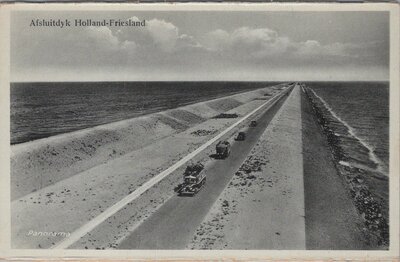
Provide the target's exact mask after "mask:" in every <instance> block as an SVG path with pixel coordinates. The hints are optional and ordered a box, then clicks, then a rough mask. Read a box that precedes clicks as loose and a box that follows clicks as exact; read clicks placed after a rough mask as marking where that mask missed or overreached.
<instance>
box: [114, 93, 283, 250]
mask: <svg viewBox="0 0 400 262" xmlns="http://www.w3.org/2000/svg"><path fill="white" fill-rule="evenodd" d="M286 98H287V96H283V98H282V99H280V101H278V102H277V103H276V104H275V105H274V106H272V107H271V108H270V109H269V110H267V111H266V112H263V113H262V114H260V115H259V116H260V117H259V119H257V121H258V125H257V126H256V127H254V128H249V130H248V131H247V134H246V140H245V141H237V142H235V143H233V145H232V148H231V154H230V156H229V157H228V158H227V159H224V160H215V161H214V163H213V164H212V165H210V166H209V167H208V168H207V169H206V170H204V171H203V172H206V175H207V182H206V184H205V185H204V187H203V188H202V189H201V191H200V192H199V193H198V194H197V195H195V196H194V197H179V196H174V197H172V198H171V199H169V200H168V201H167V202H166V203H165V204H164V205H163V206H162V207H161V208H159V209H158V210H157V211H156V212H155V213H154V214H153V215H152V216H151V217H149V218H148V219H147V220H146V221H144V222H143V223H142V224H141V225H140V226H139V227H138V228H136V230H134V231H133V232H132V233H131V234H130V235H129V236H128V237H127V238H126V239H125V240H124V241H123V242H122V243H121V244H120V245H119V247H118V248H119V249H183V248H185V246H186V245H187V244H188V242H189V241H190V240H191V238H192V236H193V234H194V233H195V231H196V229H197V227H198V226H199V225H200V223H201V222H202V221H203V219H204V217H205V216H206V215H207V213H208V211H209V210H210V209H211V207H212V205H213V204H214V202H215V201H216V200H217V199H218V197H219V195H220V194H221V192H222V191H223V190H224V188H225V187H226V185H227V184H228V182H229V181H230V180H231V178H232V176H233V175H234V174H235V172H236V171H237V170H238V169H239V167H240V166H241V164H242V163H243V161H244V160H245V159H246V157H247V155H248V154H249V152H250V150H251V149H252V148H253V146H254V145H255V143H256V142H257V140H258V138H259V137H260V136H261V134H262V133H263V132H264V130H265V128H266V127H267V126H268V124H269V122H270V121H271V119H272V118H273V117H274V115H275V113H276V112H277V110H278V109H279V108H280V106H281V105H282V104H283V102H284V101H285V100H286Z"/></svg>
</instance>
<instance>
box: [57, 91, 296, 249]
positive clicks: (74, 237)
mask: <svg viewBox="0 0 400 262" xmlns="http://www.w3.org/2000/svg"><path fill="white" fill-rule="evenodd" d="M288 90H290V88H286V89H285V90H284V91H282V92H280V93H278V94H276V95H275V96H273V97H272V98H271V99H269V100H268V101H267V102H265V103H263V104H262V105H260V106H259V107H257V108H256V109H254V110H253V111H251V112H250V113H249V114H247V115H246V116H244V117H243V118H241V119H240V120H239V121H237V122H236V123H234V124H232V125H231V126H230V127H228V128H227V129H225V130H224V131H222V132H221V133H219V134H218V135H216V136H215V137H214V138H212V139H210V140H209V141H207V142H206V143H205V144H203V145H201V146H200V147H199V148H197V149H196V150H194V151H193V152H191V153H189V154H188V155H187V156H185V157H184V158H182V159H181V160H179V161H178V162H176V163H175V164H173V165H172V166H170V167H169V168H167V169H166V170H164V171H162V172H161V173H159V174H158V175H157V176H155V177H153V178H151V179H150V180H149V181H147V182H146V183H144V184H143V185H142V186H140V187H139V188H137V189H136V190H135V191H133V192H132V193H131V194H129V195H127V196H126V197H124V198H123V199H121V200H120V201H118V202H117V203H115V204H114V205H112V206H111V207H109V208H107V209H106V210H104V211H103V212H102V213H101V214H99V215H98V216H97V217H95V218H93V219H92V220H90V221H88V222H87V223H86V224H84V225H83V226H81V227H80V228H78V229H77V230H75V231H74V232H72V233H71V235H70V236H69V237H67V238H65V239H64V240H63V241H61V242H59V243H57V244H56V245H54V246H53V247H51V248H52V249H65V248H68V247H70V246H71V245H72V244H74V243H75V242H76V241H78V240H79V239H80V238H82V237H83V236H85V235H86V234H87V233H89V232H90V231H92V230H93V229H94V228H95V227H97V226H98V225H100V224H101V223H103V222H104V221H105V220H107V219H108V218H109V217H111V216H112V215H114V214H115V213H117V212H118V211H119V210H121V209H122V208H123V207H125V206H126V205H127V204H129V203H130V202H132V201H133V200H135V199H136V198H138V197H139V196H140V195H142V194H143V193H144V192H146V191H147V190H149V189H150V188H151V187H153V186H154V185H155V184H157V183H158V182H160V181H161V180H162V179H164V178H165V177H166V176H168V175H169V174H171V173H172V172H174V171H175V170H176V169H178V168H179V167H181V166H183V165H184V164H185V163H186V162H188V161H189V160H191V159H192V158H193V157H195V156H196V155H197V154H199V153H200V152H201V151H203V150H204V149H206V148H207V147H209V146H210V145H211V144H213V143H214V142H216V141H217V140H218V139H220V138H221V137H222V136H224V135H225V134H227V133H228V132H229V131H231V130H232V129H233V128H235V127H236V126H238V125H239V124H241V123H242V122H243V121H245V120H246V119H247V118H249V117H250V116H251V115H253V114H254V113H256V112H257V111H258V110H260V109H261V108H263V107H264V106H266V105H267V104H270V105H269V107H268V108H267V110H268V109H269V108H270V107H271V106H272V105H274V104H275V102H276V101H278V100H279V98H280V97H282V96H283V95H285V93H287V92H288Z"/></svg>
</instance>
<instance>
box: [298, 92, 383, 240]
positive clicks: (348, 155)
mask: <svg viewBox="0 0 400 262" xmlns="http://www.w3.org/2000/svg"><path fill="white" fill-rule="evenodd" d="M305 93H306V96H307V98H308V100H309V101H310V103H311V105H312V108H313V111H314V113H315V116H316V118H317V121H318V123H319V125H320V126H321V128H322V131H323V133H324V134H325V136H326V139H327V142H328V144H329V147H330V149H331V152H332V156H333V159H334V163H335V166H336V169H337V170H338V173H339V174H340V175H341V177H343V178H344V179H345V181H346V184H347V185H348V189H349V192H350V194H351V197H352V199H353V201H354V204H355V206H356V208H357V211H358V212H359V214H360V215H361V217H362V219H363V221H364V226H365V227H364V230H365V231H367V233H369V234H368V236H369V239H367V241H369V242H370V244H371V245H376V244H377V245H379V246H389V225H388V212H387V210H388V203H387V201H384V200H382V199H381V198H380V197H378V196H376V195H374V194H373V193H372V192H371V190H370V188H369V186H368V184H367V183H366V178H367V177H366V176H377V177H380V179H386V178H384V177H382V175H381V174H377V172H374V171H373V170H374V169H375V168H376V163H373V162H372V161H371V160H370V159H368V154H366V153H367V150H368V149H366V148H364V147H363V145H361V144H360V143H359V142H358V141H356V139H354V138H353V137H351V136H350V135H345V134H348V133H349V130H348V129H347V127H345V126H344V125H342V124H341V123H340V122H339V121H337V120H336V119H335V118H334V117H333V116H332V114H331V113H330V112H329V110H328V109H327V108H326V107H325V105H324V104H323V103H322V101H321V100H320V99H319V98H318V97H316V96H315V95H314V94H313V92H312V91H310V90H309V89H308V88H305ZM355 147H356V148H357V150H358V151H359V152H361V153H360V154H356V153H355V150H352V151H350V150H351V149H352V148H353V149H354V148H355ZM354 162H356V163H361V164H362V165H363V166H366V169H367V170H366V169H361V168H358V167H354V166H351V165H346V164H344V163H354Z"/></svg>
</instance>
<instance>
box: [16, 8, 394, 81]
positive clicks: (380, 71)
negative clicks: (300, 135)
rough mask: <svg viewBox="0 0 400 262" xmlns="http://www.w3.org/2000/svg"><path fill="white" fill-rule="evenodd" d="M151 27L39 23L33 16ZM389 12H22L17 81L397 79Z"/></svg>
mask: <svg viewBox="0 0 400 262" xmlns="http://www.w3.org/2000/svg"><path fill="white" fill-rule="evenodd" d="M37 18H39V19H59V18H60V19H70V20H74V19H89V18H90V19H93V20H99V19H110V18H112V19H124V20H127V19H131V20H143V19H145V20H146V26H145V27H70V28H58V27H30V26H29V25H30V23H31V20H32V19H37ZM388 18H389V16H388V13H386V12H319V13H316V12H265V11H260V12H193V11H192V12H189V11H180V12H149V11H146V12H144V11H139V12H138V11H136V12H108V13H104V12H69V13H66V12H52V13H49V12H46V13H45V12H29V13H27V12H18V13H14V14H13V17H12V27H11V77H12V81H128V80H132V81H134V80H154V81H159V80H169V81H173V80H175V81H179V80H189V81H190V80H207V81H210V80H242V81H259V80H269V81H286V80H289V81H290V80H299V81H305V80H324V81H330V80H333V81H334V80H387V79H388V78H389V71H388V68H389V23H388V22H389V20H388Z"/></svg>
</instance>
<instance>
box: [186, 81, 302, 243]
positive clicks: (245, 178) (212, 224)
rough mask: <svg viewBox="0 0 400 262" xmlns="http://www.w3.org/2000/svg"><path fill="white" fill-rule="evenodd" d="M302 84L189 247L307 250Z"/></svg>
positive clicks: (255, 148) (246, 161)
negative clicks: (301, 106)
mask: <svg viewBox="0 0 400 262" xmlns="http://www.w3.org/2000/svg"><path fill="white" fill-rule="evenodd" d="M305 239H306V238H305V221H304V187H303V158H302V135H301V110H300V94H299V88H295V89H294V90H293V92H292V93H291V95H290V96H289V98H288V99H287V101H286V103H285V104H284V105H283V106H282V107H281V109H280V111H279V112H278V113H277V115H276V116H275V118H274V119H273V120H272V121H271V123H270V125H269V126H268V127H267V129H266V130H265V132H264V133H263V135H262V136H261V137H260V139H259V141H258V143H257V145H256V146H255V147H254V148H253V149H252V151H251V153H250V154H249V156H248V157H247V159H246V160H245V162H244V163H243V165H242V166H241V168H240V169H239V171H238V172H237V173H236V175H235V176H234V177H233V179H232V180H231V182H230V184H229V185H228V187H227V188H226V189H225V190H224V191H223V193H222V194H221V195H220V197H219V199H218V200H217V202H216V203H215V204H214V206H213V207H212V209H211V211H210V212H209V214H208V215H207V217H206V218H205V220H204V221H203V222H202V224H201V225H200V226H199V227H198V229H197V231H196V234H195V235H194V237H193V239H192V242H191V244H190V245H188V248H194V249H305V244H306V243H305Z"/></svg>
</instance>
